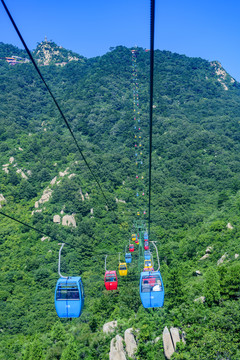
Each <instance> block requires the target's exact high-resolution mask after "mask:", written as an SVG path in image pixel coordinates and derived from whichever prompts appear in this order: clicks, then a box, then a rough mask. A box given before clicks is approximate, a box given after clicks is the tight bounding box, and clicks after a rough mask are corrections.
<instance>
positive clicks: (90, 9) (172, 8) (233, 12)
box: [0, 0, 240, 81]
mask: <svg viewBox="0 0 240 360" xmlns="http://www.w3.org/2000/svg"><path fill="white" fill-rule="evenodd" d="M5 2H6V5H7V6H8V8H9V10H10V12H11V14H12V16H13V18H14V20H15V22H16V23H17V25H18V27H19V29H20V31H21V33H22V35H23V37H24V39H25V41H26V43H27V45H28V46H29V48H30V49H31V50H32V49H34V48H36V46H37V43H38V42H41V41H42V40H44V38H45V36H47V39H48V40H53V41H54V42H56V43H57V44H58V45H62V46H63V47H65V48H66V49H70V50H72V51H75V52H77V53H78V54H80V55H83V56H86V57H94V56H98V55H103V54H104V53H106V52H107V51H109V48H110V47H111V46H117V45H124V46H127V47H132V46H135V45H137V46H140V47H143V48H149V42H150V35H149V32H150V31H149V28H150V25H149V22H150V10H149V8H150V5H149V4H150V0H102V1H99V0H91V1H88V0H68V1H66V0H41V1H40V0H31V1H30V0H5ZM239 14H240V1H239V0H191V1H190V0H166V1H160V0H156V25H155V49H160V50H169V51H172V52H176V53H179V54H184V55H187V56H193V57H201V58H203V59H206V60H210V61H211V60H218V61H220V62H221V63H222V66H223V67H224V68H225V70H226V71H227V72H229V73H230V75H231V76H233V77H234V78H235V79H236V80H238V81H240V46H239V44H240V20H239ZM0 41H1V42H4V43H10V44H13V45H16V46H18V47H20V48H22V45H21V43H20V40H18V37H17V34H16V33H15V31H14V29H13V27H12V25H11V23H10V20H9V19H8V17H7V14H6V13H5V10H4V8H3V6H2V4H0Z"/></svg>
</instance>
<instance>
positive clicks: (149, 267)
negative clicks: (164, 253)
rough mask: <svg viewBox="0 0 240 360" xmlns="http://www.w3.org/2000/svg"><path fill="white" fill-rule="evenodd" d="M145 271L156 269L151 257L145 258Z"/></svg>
mask: <svg viewBox="0 0 240 360" xmlns="http://www.w3.org/2000/svg"><path fill="white" fill-rule="evenodd" d="M143 271H154V268H153V265H152V261H151V259H150V260H144V267H143Z"/></svg>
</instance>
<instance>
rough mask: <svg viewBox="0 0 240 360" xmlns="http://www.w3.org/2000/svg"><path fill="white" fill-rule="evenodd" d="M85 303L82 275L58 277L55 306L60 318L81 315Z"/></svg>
mask: <svg viewBox="0 0 240 360" xmlns="http://www.w3.org/2000/svg"><path fill="white" fill-rule="evenodd" d="M83 305H84V290H83V284H82V280H81V277H80V276H75V277H68V278H63V277H61V278H60V279H58V281H57V285H56V289H55V308H56V311H57V314H58V316H59V317H60V318H75V317H79V316H80V315H81V311H82V309H83Z"/></svg>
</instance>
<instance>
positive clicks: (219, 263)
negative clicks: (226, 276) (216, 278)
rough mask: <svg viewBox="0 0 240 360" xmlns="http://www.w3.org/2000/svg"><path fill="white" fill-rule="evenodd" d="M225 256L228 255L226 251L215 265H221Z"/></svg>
mask: <svg viewBox="0 0 240 360" xmlns="http://www.w3.org/2000/svg"><path fill="white" fill-rule="evenodd" d="M227 256H228V255H227V254H226V253H225V254H223V256H222V257H221V258H220V259H219V260H218V261H217V265H221V264H222V263H223V262H224V260H225V259H226V257H227Z"/></svg>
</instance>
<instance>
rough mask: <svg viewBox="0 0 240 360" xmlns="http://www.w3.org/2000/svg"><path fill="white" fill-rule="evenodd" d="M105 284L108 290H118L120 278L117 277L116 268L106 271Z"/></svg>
mask: <svg viewBox="0 0 240 360" xmlns="http://www.w3.org/2000/svg"><path fill="white" fill-rule="evenodd" d="M104 284H105V288H106V290H117V286H118V279H117V273H116V271H115V270H113V271H106V272H105V276H104Z"/></svg>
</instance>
